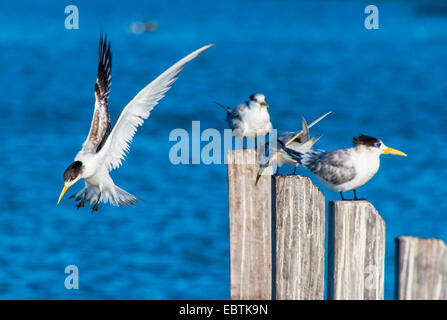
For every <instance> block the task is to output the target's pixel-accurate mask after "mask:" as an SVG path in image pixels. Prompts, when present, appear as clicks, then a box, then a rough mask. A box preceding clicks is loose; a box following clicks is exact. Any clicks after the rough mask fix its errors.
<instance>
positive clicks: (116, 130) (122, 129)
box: [57, 36, 211, 211]
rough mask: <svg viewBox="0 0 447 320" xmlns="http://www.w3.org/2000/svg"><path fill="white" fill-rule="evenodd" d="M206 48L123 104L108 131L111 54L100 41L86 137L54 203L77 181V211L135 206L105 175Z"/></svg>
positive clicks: (107, 174)
mask: <svg viewBox="0 0 447 320" xmlns="http://www.w3.org/2000/svg"><path fill="white" fill-rule="evenodd" d="M209 47H211V45H207V46H204V47H202V48H200V49H198V50H196V51H194V52H193V53H191V54H189V55H187V56H186V57H184V58H183V59H181V60H180V61H178V62H177V63H176V64H174V65H173V66H172V67H170V68H169V69H167V70H166V71H165V72H163V73H162V74H161V75H160V76H158V78H156V79H155V80H154V81H152V82H151V83H150V84H148V85H147V86H146V87H145V88H144V89H143V90H141V91H140V92H139V93H138V94H137V95H136V96H135V98H133V99H132V101H130V102H129V103H128V104H127V106H126V107H125V108H124V109H123V111H122V112H121V115H120V116H119V118H118V120H117V121H116V123H115V125H114V126H113V129H111V128H110V117H109V110H108V98H109V91H110V85H111V80H112V75H111V72H112V54H111V50H110V42H108V41H107V39H105V38H103V37H102V36H101V37H100V41H99V64H98V74H97V79H96V84H95V97H96V102H95V111H94V114H93V120H92V124H91V128H90V133H89V135H88V137H87V140H86V141H85V142H84V144H83V145H82V149H81V151H79V153H78V154H77V155H76V157H75V159H74V162H73V163H72V164H71V165H70V166H69V167H68V168H67V170H65V173H64V181H65V184H64V188H63V190H62V192H61V194H60V196H59V200H58V201H57V203H58V204H59V202H60V201H61V199H62V197H63V196H64V194H65V192H66V191H67V190H68V188H70V186H72V185H73V184H74V183H76V182H77V181H79V180H80V179H84V182H85V187H84V188H83V189H82V190H81V191H79V192H78V193H76V195H74V196H76V197H77V198H76V200H77V201H80V202H79V203H78V205H77V207H78V208H80V207H83V206H84V204H85V203H86V202H87V203H90V204H94V205H93V207H92V210H93V211H97V210H98V203H99V202H100V201H102V202H104V203H107V202H110V203H111V204H112V205H114V206H120V205H124V206H126V205H129V204H131V205H133V204H135V203H136V202H137V198H136V197H135V196H133V195H131V194H130V193H128V192H126V191H124V190H123V189H121V188H119V187H118V186H116V185H115V184H114V183H113V180H112V178H111V177H110V174H109V171H111V170H113V169H116V168H118V167H119V166H120V165H121V162H122V161H123V160H124V158H125V156H126V154H127V153H128V152H129V149H130V143H131V142H132V139H133V136H134V135H135V133H136V131H137V128H138V127H139V126H141V125H142V124H143V122H144V120H145V119H147V118H148V117H149V115H150V113H151V110H152V109H153V108H154V107H155V106H156V105H157V104H158V101H159V100H160V99H162V98H163V97H164V95H165V93H166V92H167V91H168V90H169V89H170V88H171V85H172V84H173V83H174V81H175V80H177V78H176V75H177V74H178V73H179V72H180V71H181V70H182V69H183V67H184V66H185V65H186V63H188V62H189V61H191V60H192V59H194V58H195V57H197V56H198V55H199V54H200V53H202V52H203V51H205V50H207V49H208V48H209Z"/></svg>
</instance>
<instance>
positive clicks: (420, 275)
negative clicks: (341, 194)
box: [227, 149, 447, 300]
mask: <svg viewBox="0 0 447 320" xmlns="http://www.w3.org/2000/svg"><path fill="white" fill-rule="evenodd" d="M227 163H228V193H229V215H230V282H231V289H230V290H231V299H238V300H239V299H240V300H245V299H251V300H270V299H278V300H304V299H324V288H325V282H326V285H327V298H328V299H336V300H363V299H373V300H374V299H375V300H378V299H383V298H384V283H385V281H384V280H385V222H384V220H383V219H382V217H381V216H380V215H379V213H378V212H377V211H376V209H375V208H374V207H373V206H372V205H371V204H370V203H369V202H367V201H330V202H329V213H328V218H329V221H328V222H329V223H328V255H327V256H328V261H327V263H326V261H325V235H326V232H325V231H326V230H325V229H326V228H325V198H324V195H323V194H322V193H321V192H320V190H319V189H318V188H317V187H316V186H315V185H314V184H313V183H312V181H311V180H310V179H309V178H307V177H303V176H298V175H290V176H282V175H278V176H274V177H272V176H270V175H264V176H262V177H261V178H260V180H259V182H258V184H257V185H255V183H254V182H255V179H256V175H257V171H258V165H257V164H256V151H255V150H254V149H245V150H233V151H229V152H228V154H227ZM393 223H399V222H398V221H395V222H393ZM396 244H397V257H398V259H397V267H396V269H397V271H396V290H395V292H396V298H397V299H447V247H446V246H445V244H444V243H443V242H442V241H441V240H438V239H419V238H413V237H399V238H397V239H396ZM325 267H327V279H326V281H325V277H324V275H325Z"/></svg>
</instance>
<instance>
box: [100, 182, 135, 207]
mask: <svg viewBox="0 0 447 320" xmlns="http://www.w3.org/2000/svg"><path fill="white" fill-rule="evenodd" d="M102 198H103V199H102V200H103V201H104V202H107V201H109V202H110V203H111V204H112V205H114V206H118V207H119V206H125V207H127V206H128V205H131V206H133V205H135V204H136V203H137V202H138V200H141V199H139V198H137V197H135V196H134V195H132V194H130V193H129V192H127V191H125V190H123V189H121V188H120V187H118V186H115V189H114V190H113V192H109V193H106V194H104V196H103V197H102Z"/></svg>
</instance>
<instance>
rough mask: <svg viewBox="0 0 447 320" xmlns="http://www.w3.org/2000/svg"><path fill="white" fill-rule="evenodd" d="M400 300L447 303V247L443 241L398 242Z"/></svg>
mask: <svg viewBox="0 0 447 320" xmlns="http://www.w3.org/2000/svg"><path fill="white" fill-rule="evenodd" d="M396 245H397V250H396V251H397V255H398V258H397V261H398V265H397V266H396V272H397V274H396V278H397V279H396V280H397V281H396V286H397V287H396V293H397V297H396V298H397V299H399V300H447V246H446V244H445V243H444V242H443V241H442V240H440V239H421V238H415V237H399V238H397V239H396Z"/></svg>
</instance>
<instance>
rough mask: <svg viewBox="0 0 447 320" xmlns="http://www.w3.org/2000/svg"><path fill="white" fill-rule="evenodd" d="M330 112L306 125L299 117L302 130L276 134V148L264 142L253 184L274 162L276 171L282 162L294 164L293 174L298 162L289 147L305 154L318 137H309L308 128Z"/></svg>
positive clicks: (304, 120)
mask: <svg viewBox="0 0 447 320" xmlns="http://www.w3.org/2000/svg"><path fill="white" fill-rule="evenodd" d="M330 113H331V112H328V113H326V114H324V115H323V116H321V117H319V118H318V119H317V120H315V121H314V122H312V123H311V124H310V125H307V122H306V119H304V117H301V119H302V130H301V131H298V132H282V133H280V134H279V135H278V138H277V142H276V148H275V146H271V145H270V144H269V143H265V144H262V145H261V149H260V152H259V155H258V158H259V159H258V162H259V169H258V174H257V176H256V181H255V184H257V183H258V181H259V178H260V177H261V175H262V173H263V172H264V170H265V169H266V168H269V167H272V166H273V165H274V164H275V163H276V165H277V169H276V170H277V171H276V173H278V172H279V168H280V167H281V166H282V165H283V164H295V170H294V171H293V174H295V172H296V168H297V167H298V166H299V162H298V161H297V160H296V158H295V157H293V156H292V155H290V153H291V152H289V151H288V150H289V149H292V150H293V151H296V152H298V153H300V154H305V153H306V152H308V151H309V150H311V149H312V147H313V145H314V144H315V143H316V142H317V141H318V140H319V139H320V137H318V138H310V134H309V128H311V127H313V126H314V125H315V124H317V123H318V122H320V121H321V120H322V119H323V118H325V117H326V116H328V115H329V114H330ZM266 150H268V151H269V155H268V156H267V157H266V156H265V151H266Z"/></svg>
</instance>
